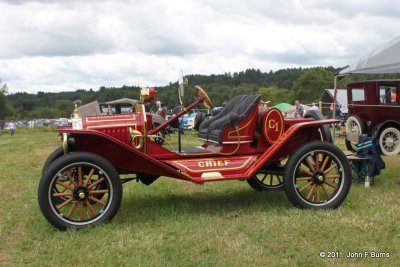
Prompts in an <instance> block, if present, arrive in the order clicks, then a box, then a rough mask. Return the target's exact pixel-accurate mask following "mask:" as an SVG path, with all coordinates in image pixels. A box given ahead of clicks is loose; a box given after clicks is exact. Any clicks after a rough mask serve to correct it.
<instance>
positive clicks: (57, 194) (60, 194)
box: [52, 193, 72, 197]
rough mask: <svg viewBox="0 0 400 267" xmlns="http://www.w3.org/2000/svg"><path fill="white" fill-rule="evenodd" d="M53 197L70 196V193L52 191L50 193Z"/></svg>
mask: <svg viewBox="0 0 400 267" xmlns="http://www.w3.org/2000/svg"><path fill="white" fill-rule="evenodd" d="M52 196H53V197H69V196H72V193H54V194H52Z"/></svg>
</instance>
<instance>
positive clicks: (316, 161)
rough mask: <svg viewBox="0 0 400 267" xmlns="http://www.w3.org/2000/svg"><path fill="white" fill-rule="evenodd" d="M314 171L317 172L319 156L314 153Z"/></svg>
mask: <svg viewBox="0 0 400 267" xmlns="http://www.w3.org/2000/svg"><path fill="white" fill-rule="evenodd" d="M315 169H316V170H317V171H318V170H319V154H318V153H315Z"/></svg>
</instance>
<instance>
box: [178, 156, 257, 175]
mask: <svg viewBox="0 0 400 267" xmlns="http://www.w3.org/2000/svg"><path fill="white" fill-rule="evenodd" d="M243 158H244V159H245V158H247V157H243ZM252 158H253V157H252V156H251V157H249V158H248V159H247V160H246V161H245V162H244V163H243V164H242V165H241V166H237V167H231V168H216V169H203V170H192V169H191V168H189V167H187V166H185V165H183V164H181V163H180V162H182V160H180V161H172V162H174V163H176V164H178V165H179V166H181V167H183V168H185V169H186V170H189V171H190V172H202V173H204V172H213V171H230V170H237V169H241V168H243V167H244V166H245V165H246V164H247V163H248V162H249V161H250V160H251V159H252ZM225 159H227V160H232V158H225ZM203 160H204V159H203ZM217 160H224V159H220V158H218V159H217ZM192 161H193V160H192Z"/></svg>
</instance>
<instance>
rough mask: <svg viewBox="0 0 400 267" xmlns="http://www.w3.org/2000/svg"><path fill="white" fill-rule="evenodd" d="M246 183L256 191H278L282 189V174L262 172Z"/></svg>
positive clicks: (278, 172) (271, 171)
mask: <svg viewBox="0 0 400 267" xmlns="http://www.w3.org/2000/svg"><path fill="white" fill-rule="evenodd" d="M246 181H247V183H248V184H249V185H250V186H251V187H252V188H253V189H254V190H256V191H268V190H278V189H281V188H282V187H283V172H282V171H273V170H262V171H260V172H258V173H257V174H256V175H254V176H253V177H251V178H250V179H248V180H246Z"/></svg>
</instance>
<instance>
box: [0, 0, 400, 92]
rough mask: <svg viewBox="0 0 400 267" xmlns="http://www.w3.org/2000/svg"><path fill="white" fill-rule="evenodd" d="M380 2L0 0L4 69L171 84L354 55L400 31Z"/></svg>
mask: <svg viewBox="0 0 400 267" xmlns="http://www.w3.org/2000/svg"><path fill="white" fill-rule="evenodd" d="M399 10H400V2H399V3H397V2H393V1H390V2H389V1H387V0H381V1H379V2H376V1H372V0H364V1H361V0H356V1H344V0H338V1H335V2H332V1H321V0H302V1H300V0H288V1H272V0H248V1H228V0H220V1H212V0H206V1H200V0H198V1H179V0H171V1H161V0H155V1H133V0H132V1H125V0H120V1H78V0H73V1H61V0H57V1H50V0H48V1H44V0H42V1H23V0H19V1H11V0H10V1H0V14H1V16H0V34H1V36H2V39H1V40H2V41H1V45H0V77H1V78H2V80H3V81H5V82H7V83H8V84H9V85H10V92H16V91H29V92H37V91H60V90H75V89H77V88H93V89H97V88H98V87H100V86H102V85H105V86H120V85H124V84H126V85H140V86H148V85H165V84H167V83H168V82H170V81H174V80H176V79H177V76H178V73H179V69H181V68H182V69H183V70H184V72H185V73H204V74H208V73H224V72H233V71H240V70H244V69H246V68H260V69H261V70H263V71H269V70H270V69H273V70H276V69H279V68H286V67H297V66H304V67H307V66H316V65H323V66H327V65H333V66H336V67H340V66H345V65H347V64H350V63H352V62H353V61H355V60H356V59H358V58H359V57H361V56H362V55H363V54H365V53H367V52H369V51H370V50H372V49H374V48H375V47H376V46H378V45H380V44H382V43H385V42H387V41H389V40H390V39H392V38H394V37H396V36H398V35H399V32H400V31H399V30H400V23H399V18H400V16H399V15H400V14H399V13H400V11H399Z"/></svg>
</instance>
